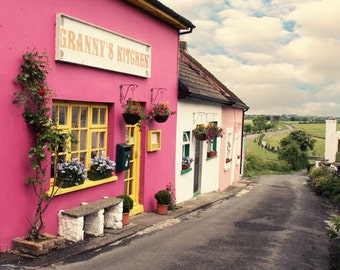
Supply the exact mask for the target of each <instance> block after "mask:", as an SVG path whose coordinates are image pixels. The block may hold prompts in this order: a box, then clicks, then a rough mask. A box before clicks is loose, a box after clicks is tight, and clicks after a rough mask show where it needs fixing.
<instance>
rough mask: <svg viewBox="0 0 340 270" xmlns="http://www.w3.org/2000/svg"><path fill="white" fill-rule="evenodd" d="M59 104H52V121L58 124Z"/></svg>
mask: <svg viewBox="0 0 340 270" xmlns="http://www.w3.org/2000/svg"><path fill="white" fill-rule="evenodd" d="M56 117H57V106H52V121H53V123H54V124H57V119H56Z"/></svg>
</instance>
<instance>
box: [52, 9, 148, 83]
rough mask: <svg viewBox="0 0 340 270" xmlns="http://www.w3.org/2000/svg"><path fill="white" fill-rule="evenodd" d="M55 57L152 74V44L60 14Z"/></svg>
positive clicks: (140, 73)
mask: <svg viewBox="0 0 340 270" xmlns="http://www.w3.org/2000/svg"><path fill="white" fill-rule="evenodd" d="M55 59H56V60H60V61H65V62H70V63H75V64H79V65H85V66H91V67H96V68H101V69H106V70H112V71H117V72H122V73H127V74H131V75H136V76H141V77H147V78H149V77H150V76H151V46H150V45H147V44H145V43H142V42H139V41H137V40H133V39H131V38H128V37H125V36H122V35H119V34H116V33H114V32H111V31H109V30H107V29H104V28H100V27H98V26H95V25H92V24H89V23H86V22H83V21H80V20H77V19H74V18H72V17H69V16H67V15H64V14H61V13H59V14H57V19H56V51H55Z"/></svg>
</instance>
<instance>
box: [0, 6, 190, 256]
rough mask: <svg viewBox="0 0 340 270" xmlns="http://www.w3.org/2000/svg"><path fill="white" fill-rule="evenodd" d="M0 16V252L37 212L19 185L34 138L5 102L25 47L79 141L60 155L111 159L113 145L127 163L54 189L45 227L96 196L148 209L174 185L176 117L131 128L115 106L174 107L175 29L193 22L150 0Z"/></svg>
mask: <svg viewBox="0 0 340 270" xmlns="http://www.w3.org/2000/svg"><path fill="white" fill-rule="evenodd" d="M0 14H1V16H0V18H1V23H0V29H1V32H2V39H1V41H0V46H1V52H0V60H1V63H3V65H2V68H1V71H0V86H1V88H2V98H1V99H0V106H1V111H2V113H1V116H0V126H1V130H2V140H1V152H0V155H1V159H0V160H1V161H2V164H3V166H2V169H1V173H0V174H1V176H0V179H1V183H2V187H1V191H0V193H1V194H0V213H1V217H2V218H1V222H0V231H1V233H0V251H1V252H3V251H6V250H8V249H10V248H11V241H12V239H13V238H15V237H17V236H25V235H26V234H27V233H28V230H29V228H30V226H29V224H28V222H27V218H28V219H31V218H32V217H33V215H34V210H35V201H34V198H35V197H34V195H33V193H32V189H31V187H30V186H28V185H25V179H26V178H27V177H28V176H30V175H31V168H30V161H29V159H28V158H27V153H28V151H29V148H30V146H31V143H32V137H31V133H30V132H29V129H28V126H27V124H26V123H25V122H24V119H23V118H22V116H21V113H22V110H21V109H20V108H17V107H16V106H15V105H13V104H12V100H13V93H14V92H16V91H18V90H19V88H20V86H19V85H18V84H16V83H14V78H15V77H16V76H17V75H18V74H19V72H20V71H19V67H20V65H21V64H22V56H23V54H25V53H26V52H27V51H32V50H37V51H38V52H43V51H44V52H46V53H47V55H48V56H49V57H50V60H49V63H50V66H51V68H52V70H51V71H50V73H49V75H48V84H49V86H50V87H51V88H52V89H53V90H54V92H55V94H56V97H55V99H54V100H53V104H52V105H53V111H54V117H55V118H56V119H57V120H58V124H59V126H60V128H62V129H63V130H65V131H69V132H72V133H73V134H75V135H76V136H77V138H78V140H79V145H78V146H77V147H76V148H74V149H72V153H71V154H70V155H68V156H67V157H68V158H71V157H78V158H79V159H80V160H82V161H83V162H84V163H85V165H86V166H87V167H89V166H90V157H91V154H92V153H93V152H96V153H101V154H104V155H105V156H108V157H110V158H111V159H112V160H114V161H116V162H117V163H118V160H116V157H117V150H116V149H117V145H118V144H125V146H126V145H127V146H128V147H127V148H126V149H129V148H130V149H131V155H130V156H129V157H130V160H129V161H130V167H129V168H128V169H124V170H121V171H116V172H115V173H114V175H113V176H112V177H110V178H108V179H104V180H100V181H95V182H94V181H90V180H86V182H85V183H84V184H83V185H79V186H77V187H71V188H65V189H62V190H61V192H60V194H59V195H58V196H56V197H55V198H54V200H53V202H52V204H51V205H50V207H49V208H48V211H47V212H46V215H45V219H46V227H45V229H44V231H46V232H49V233H51V234H57V233H58V212H59V211H60V210H61V209H69V208H72V207H76V206H79V205H80V204H81V203H83V202H93V201H96V200H98V199H101V198H103V197H104V196H113V197H114V196H117V195H120V194H124V193H126V194H129V195H130V196H131V197H132V198H133V199H134V202H135V207H134V209H133V214H137V213H140V212H143V211H153V210H154V209H155V206H156V205H155V204H156V203H155V199H154V194H155V193H156V192H157V191H158V190H159V189H164V188H165V187H166V185H167V184H169V183H171V184H172V185H174V184H175V183H174V181H175V168H174V166H175V165H174V164H175V158H176V153H175V151H176V147H175V144H176V141H175V139H174V138H175V137H176V117H175V116H170V118H169V119H168V120H167V121H166V122H165V123H157V122H155V121H150V122H147V123H145V125H144V126H143V127H142V128H141V129H139V127H138V126H137V125H127V124H126V123H125V122H124V120H123V117H122V113H123V108H122V104H124V103H126V101H127V100H128V99H129V98H132V99H134V100H136V101H138V102H140V104H141V105H142V106H144V107H145V108H146V109H147V110H150V109H151V108H152V104H154V103H159V102H164V101H168V102H169V107H170V108H171V109H172V110H176V108H177V84H178V51H179V49H178V44H179V35H180V34H181V33H189V32H191V31H192V29H193V28H194V25H192V23H191V22H190V21H188V20H187V19H185V18H183V17H182V16H180V15H178V14H177V13H175V12H174V11H172V10H170V9H168V8H167V7H165V6H164V5H162V4H161V3H160V2H158V1H156V0H149V1H146V0H144V1H143V0H142V1H137V0H125V1H124V0H122V1H120V0H114V1H103V0H99V1H96V2H95V3H94V2H93V1H89V0H83V1H76V2H75V1H63V0H61V1H56V2H53V3H52V2H50V1H43V0H37V1H35V2H34V4H32V3H31V2H29V1H23V0H19V1H15V3H13V2H12V1H4V2H3V3H2V8H1V11H0ZM47 189H48V188H47Z"/></svg>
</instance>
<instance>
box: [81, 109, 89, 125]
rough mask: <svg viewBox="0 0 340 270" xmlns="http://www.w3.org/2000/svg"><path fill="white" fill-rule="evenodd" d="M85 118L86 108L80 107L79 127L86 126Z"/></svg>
mask: <svg viewBox="0 0 340 270" xmlns="http://www.w3.org/2000/svg"><path fill="white" fill-rule="evenodd" d="M87 118H88V110H87V108H86V107H82V108H81V115H80V122H81V127H82V128H84V127H87Z"/></svg>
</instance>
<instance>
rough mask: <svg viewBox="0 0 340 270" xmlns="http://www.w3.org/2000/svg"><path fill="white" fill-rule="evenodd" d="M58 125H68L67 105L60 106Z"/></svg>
mask: <svg viewBox="0 0 340 270" xmlns="http://www.w3.org/2000/svg"><path fill="white" fill-rule="evenodd" d="M58 120H59V121H58V125H66V124H67V107H66V106H60V107H59V119H58Z"/></svg>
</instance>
